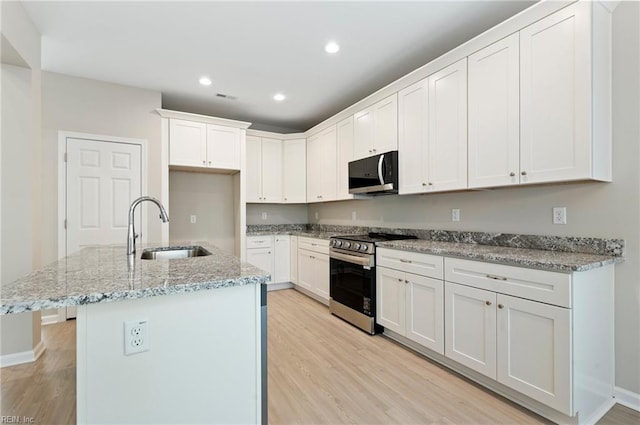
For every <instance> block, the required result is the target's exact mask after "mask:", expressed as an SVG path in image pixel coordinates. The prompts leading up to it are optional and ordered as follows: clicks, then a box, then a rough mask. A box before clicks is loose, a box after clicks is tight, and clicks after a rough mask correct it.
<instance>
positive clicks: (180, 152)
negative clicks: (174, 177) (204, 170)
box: [169, 119, 207, 167]
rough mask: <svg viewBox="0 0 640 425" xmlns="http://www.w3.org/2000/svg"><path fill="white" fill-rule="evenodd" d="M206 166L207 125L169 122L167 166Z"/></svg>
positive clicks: (179, 121) (173, 120)
mask: <svg viewBox="0 0 640 425" xmlns="http://www.w3.org/2000/svg"><path fill="white" fill-rule="evenodd" d="M206 164H207V124H204V123H201V122H194V121H186V120H177V119H171V120H169V165H180V166H186V167H205V166H206Z"/></svg>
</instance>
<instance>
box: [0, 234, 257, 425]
mask: <svg viewBox="0 0 640 425" xmlns="http://www.w3.org/2000/svg"><path fill="white" fill-rule="evenodd" d="M173 245H176V244H173ZM180 245H182V244H180ZM198 245H200V246H202V247H203V248H204V249H206V250H207V251H209V252H210V253H211V255H208V256H202V257H194V258H184V259H172V260H161V259H158V260H141V259H140V255H141V253H142V249H139V250H138V253H137V254H136V256H135V260H133V261H128V258H127V256H126V254H125V247H124V246H100V247H89V248H84V249H83V250H81V251H79V252H77V253H75V254H72V255H70V256H68V257H66V258H64V259H61V260H59V261H57V262H55V263H52V264H50V265H48V266H46V267H44V268H43V269H40V270H37V271H35V272H33V273H31V274H30V275H28V276H25V277H23V278H21V279H18V280H17V281H15V282H12V283H10V284H5V285H3V290H2V306H1V307H0V313H1V314H14V313H21V312H27V311H36V310H42V309H48V308H60V307H67V306H73V305H75V306H77V307H78V311H77V337H76V342H77V383H76V385H77V422H78V423H80V424H83V423H110V424H116V423H136V424H143V423H148V424H151V423H260V422H261V421H263V420H264V418H263V413H265V414H266V411H265V409H264V401H265V400H266V387H263V384H265V383H266V381H263V372H264V369H265V366H264V365H265V364H266V363H265V360H266V358H265V357H264V354H263V348H264V346H263V342H264V341H263V338H264V337H265V335H264V332H263V330H264V329H266V327H265V325H266V323H265V320H266V318H264V317H263V315H262V311H261V305H262V304H263V299H262V296H263V291H262V288H263V285H262V284H263V283H264V282H266V280H267V278H268V275H267V274H266V273H264V272H262V271H261V270H259V269H257V268H255V267H253V266H251V265H249V264H246V263H242V262H240V260H239V259H237V258H236V257H233V256H231V255H229V254H227V253H225V252H223V251H221V250H219V249H218V248H216V247H214V246H211V245H208V244H206V243H198ZM141 322H145V323H146V325H145V328H146V329H145V333H144V335H143V337H144V338H143V339H144V341H143V342H144V344H146V346H145V348H148V349H147V350H146V351H142V352H138V353H134V354H125V351H126V349H127V343H128V342H129V343H130V341H131V338H130V335H129V334H130V329H129V327H128V326H130V324H131V323H141ZM134 339H135V338H134ZM139 342H140V341H139V340H136V342H135V343H134V344H136V345H137V344H138V343H139ZM129 348H130V347H129ZM265 418H266V416H265Z"/></svg>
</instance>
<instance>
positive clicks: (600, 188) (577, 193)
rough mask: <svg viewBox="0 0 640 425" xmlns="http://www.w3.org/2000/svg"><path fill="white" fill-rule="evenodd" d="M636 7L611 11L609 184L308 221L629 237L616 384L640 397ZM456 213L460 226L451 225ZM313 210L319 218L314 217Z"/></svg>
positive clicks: (620, 275) (403, 200)
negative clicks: (560, 213)
mask: <svg viewBox="0 0 640 425" xmlns="http://www.w3.org/2000/svg"><path fill="white" fill-rule="evenodd" d="M639 17H640V3H638V2H622V3H621V4H620V5H619V6H618V8H617V9H616V11H615V14H614V33H613V37H614V41H613V43H614V50H613V139H614V144H613V153H614V158H613V169H614V176H613V183H582V184H564V185H554V186H540V187H520V188H508V189H507V188H505V189H495V190H487V191H470V192H459V193H446V194H431V195H419V196H388V197H379V198H374V199H370V200H354V201H343V202H334V203H327V204H321V205H319V204H312V205H310V206H309V223H322V224H343V225H353V224H354V222H353V221H352V220H351V213H352V212H353V211H355V212H356V214H357V217H358V224H362V225H373V226H382V227H409V228H424V229H448V230H476V231H489V232H509V233H511V232H514V233H527V234H543V235H574V236H592V237H601V238H607V237H611V238H623V239H625V240H626V246H627V251H626V257H627V259H626V261H625V262H624V263H622V264H620V265H618V266H616V270H615V272H616V282H615V291H616V317H615V322H616V335H615V339H616V385H617V386H619V387H621V388H624V389H626V390H629V391H632V392H635V393H640V326H638V324H639V323H640V246H639V245H640V223H639V217H640V171H639V169H640V167H638V163H639V160H640V149H639V145H640V128H639V125H640V124H639V122H640V119H639V117H640V106H639V95H640V85H639V78H640V77H639V76H640V66H639V61H640V50H639V47H638V40H639V39H640V34H639V30H638V28H639V27H640V19H639ZM557 206H565V207H567V219H568V224H567V225H553V224H552V222H551V211H552V208H553V207H557ZM452 208H459V209H460V212H461V221H460V222H459V223H453V222H451V209H452ZM316 212H317V213H318V215H319V219H318V220H316V219H315V214H316Z"/></svg>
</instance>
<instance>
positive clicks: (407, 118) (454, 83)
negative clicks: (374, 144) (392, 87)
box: [398, 59, 467, 194]
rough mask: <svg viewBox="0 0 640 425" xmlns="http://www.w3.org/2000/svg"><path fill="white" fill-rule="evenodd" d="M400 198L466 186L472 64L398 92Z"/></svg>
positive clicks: (454, 66)
mask: <svg viewBox="0 0 640 425" xmlns="http://www.w3.org/2000/svg"><path fill="white" fill-rule="evenodd" d="M398 98H399V105H398V110H399V135H400V137H399V141H398V147H399V153H398V155H399V159H398V161H399V168H400V173H401V174H400V180H399V183H400V188H399V192H400V194H409V193H425V192H437V191H444V190H456V189H464V188H466V187H467V62H466V59H462V60H460V61H458V62H456V63H454V64H452V65H450V66H448V67H446V68H444V69H442V70H440V71H438V72H436V73H435V74H432V75H430V76H429V77H428V78H426V79H425V80H422V81H419V82H418V83H416V84H414V85H412V86H409V87H407V88H405V89H403V90H401V91H400V92H399V93H398Z"/></svg>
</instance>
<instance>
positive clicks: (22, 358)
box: [0, 341, 45, 367]
mask: <svg viewBox="0 0 640 425" xmlns="http://www.w3.org/2000/svg"><path fill="white" fill-rule="evenodd" d="M44 350H45V346H44V343H43V342H42V341H40V342H39V343H38V345H36V347H35V348H34V349H33V350H27V351H21V352H19V353H12V354H5V355H3V356H0V367H9V366H15V365H19V364H23V363H31V362H35V361H36V360H38V358H39V357H40V356H41V355H42V353H44Z"/></svg>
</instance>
